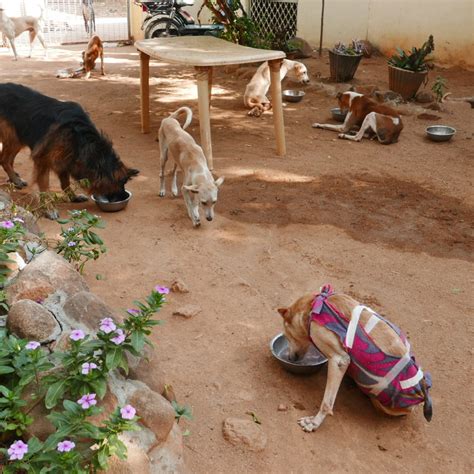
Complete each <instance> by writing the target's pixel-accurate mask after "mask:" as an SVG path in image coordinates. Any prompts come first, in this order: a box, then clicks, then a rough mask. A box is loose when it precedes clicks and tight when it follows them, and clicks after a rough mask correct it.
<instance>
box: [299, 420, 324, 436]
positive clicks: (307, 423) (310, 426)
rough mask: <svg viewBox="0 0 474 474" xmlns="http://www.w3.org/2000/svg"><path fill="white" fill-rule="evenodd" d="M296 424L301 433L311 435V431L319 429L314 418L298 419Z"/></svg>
mask: <svg viewBox="0 0 474 474" xmlns="http://www.w3.org/2000/svg"><path fill="white" fill-rule="evenodd" d="M298 424H299V425H300V426H301V428H303V431H306V432H307V433H311V431H314V430H316V429H318V428H319V424H318V423H316V417H315V416H305V417H304V418H300V419H299V420H298Z"/></svg>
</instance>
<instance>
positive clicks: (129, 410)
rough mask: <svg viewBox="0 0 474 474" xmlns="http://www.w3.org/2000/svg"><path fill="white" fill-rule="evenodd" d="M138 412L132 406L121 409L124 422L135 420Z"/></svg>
mask: <svg viewBox="0 0 474 474" xmlns="http://www.w3.org/2000/svg"><path fill="white" fill-rule="evenodd" d="M136 413H137V410H135V408H133V407H132V405H125V406H124V407H123V408H121V409H120V414H121V415H122V418H123V419H124V420H133V418H134V417H135V414H136Z"/></svg>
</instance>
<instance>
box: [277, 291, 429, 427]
mask: <svg viewBox="0 0 474 474" xmlns="http://www.w3.org/2000/svg"><path fill="white" fill-rule="evenodd" d="M278 312H279V313H280V314H281V316H282V317H283V325H284V333H285V336H286V338H287V339H288V344H289V346H288V347H289V351H288V358H289V360H290V361H296V360H298V359H300V358H302V357H303V356H304V355H305V353H306V351H307V350H308V348H309V346H310V345H311V344H314V345H315V346H316V347H317V348H318V349H319V351H320V352H322V353H323V354H324V355H325V356H326V357H327V359H328V373H327V382H326V389H325V391H324V397H323V401H322V403H321V406H320V408H319V412H318V413H317V414H316V415H315V416H307V417H304V418H301V419H300V420H299V421H298V423H299V425H300V426H301V427H302V428H303V430H304V431H313V430H315V429H317V428H318V427H319V426H320V425H321V423H322V422H323V421H324V419H325V418H326V415H332V414H333V412H332V409H333V406H334V402H335V400H336V395H337V392H338V390H339V386H340V384H341V381H342V378H343V377H344V374H345V373H346V371H347V372H348V374H349V375H350V376H351V377H352V378H353V379H354V381H355V382H356V383H357V385H358V386H359V388H360V389H361V390H362V391H363V392H364V393H365V394H367V395H368V396H369V397H370V400H371V401H372V403H373V404H374V405H375V407H376V408H377V409H378V410H381V411H382V412H384V413H385V414H388V415H391V416H400V415H407V414H408V413H410V412H411V411H412V409H413V407H414V406H415V405H417V404H419V403H424V408H423V413H424V416H425V418H426V419H427V420H428V421H430V420H431V416H432V403H431V398H430V396H429V393H428V389H429V388H430V387H431V377H430V375H429V374H428V373H424V372H423V371H422V370H421V368H420V367H419V366H418V365H417V363H416V362H415V358H414V357H413V355H412V354H411V350H410V344H409V342H408V340H407V339H406V337H405V335H404V334H403V333H402V332H401V330H400V329H399V328H398V327H397V326H395V325H394V324H392V323H391V322H389V321H387V320H386V319H384V318H382V317H381V316H379V315H378V314H376V313H375V312H374V311H372V310H371V309H370V308H368V307H366V306H363V305H361V304H360V303H359V302H357V301H356V300H354V299H353V298H351V297H350V296H348V295H344V294H342V293H337V294H336V293H334V292H333V289H332V288H331V286H330V285H325V286H323V287H322V288H321V290H320V292H319V293H316V294H314V293H312V294H308V295H305V296H302V297H301V298H299V299H298V300H297V301H296V302H295V303H293V304H292V305H291V306H289V307H288V308H280V309H278Z"/></svg>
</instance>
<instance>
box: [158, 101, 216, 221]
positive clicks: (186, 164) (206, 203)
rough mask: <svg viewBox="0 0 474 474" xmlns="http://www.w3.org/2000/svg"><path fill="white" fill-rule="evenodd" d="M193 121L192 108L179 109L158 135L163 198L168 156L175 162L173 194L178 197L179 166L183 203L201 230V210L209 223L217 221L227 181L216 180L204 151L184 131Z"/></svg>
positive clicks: (163, 123)
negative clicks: (219, 200) (183, 117)
mask: <svg viewBox="0 0 474 474" xmlns="http://www.w3.org/2000/svg"><path fill="white" fill-rule="evenodd" d="M182 114H185V115H186V120H185V122H184V125H183V127H181V125H180V124H179V122H178V120H177V118H178V117H179V116H180V115H182ZM192 118H193V113H192V111H191V109H190V108H189V107H180V108H179V109H178V110H177V111H176V112H174V113H172V114H171V115H170V116H169V117H168V118H165V119H163V120H162V122H161V126H160V130H159V131H158V141H159V142H160V163H161V168H160V196H161V197H163V196H164V195H165V166H166V161H167V160H168V153H171V156H172V157H173V159H174V167H173V181H172V183H171V193H172V194H173V196H177V195H178V186H177V173H178V166H179V168H181V170H182V172H183V185H182V186H181V191H182V192H183V198H184V202H185V204H186V208H187V210H188V214H189V217H190V218H191V221H192V222H193V226H194V227H198V226H200V225H201V220H200V217H199V206H201V207H202V208H203V209H204V213H205V215H206V219H207V220H208V221H212V219H214V205H215V204H216V202H217V195H218V190H219V186H220V185H221V184H222V183H223V182H224V178H223V177H221V178H218V179H216V180H215V179H214V177H213V176H212V174H211V172H210V171H209V168H208V166H207V160H206V157H205V156H204V153H203V151H202V148H201V147H200V146H199V145H197V144H196V142H195V141H194V139H193V137H192V136H191V135H190V134H189V133H188V132H186V131H185V130H184V129H185V128H187V127H188V126H189V124H190V123H191V120H192Z"/></svg>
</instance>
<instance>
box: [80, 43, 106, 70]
mask: <svg viewBox="0 0 474 474" xmlns="http://www.w3.org/2000/svg"><path fill="white" fill-rule="evenodd" d="M99 56H100V72H101V74H102V75H103V76H105V72H104V45H103V44H102V41H101V39H100V38H99V37H98V36H97V35H94V36H93V37H92V38H91V39H90V40H89V43H87V49H86V50H85V51H83V52H82V65H83V67H84V72H85V73H86V79H89V77H91V71H92V70H93V69H94V68H95V62H96V61H97V58H98V57H99Z"/></svg>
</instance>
